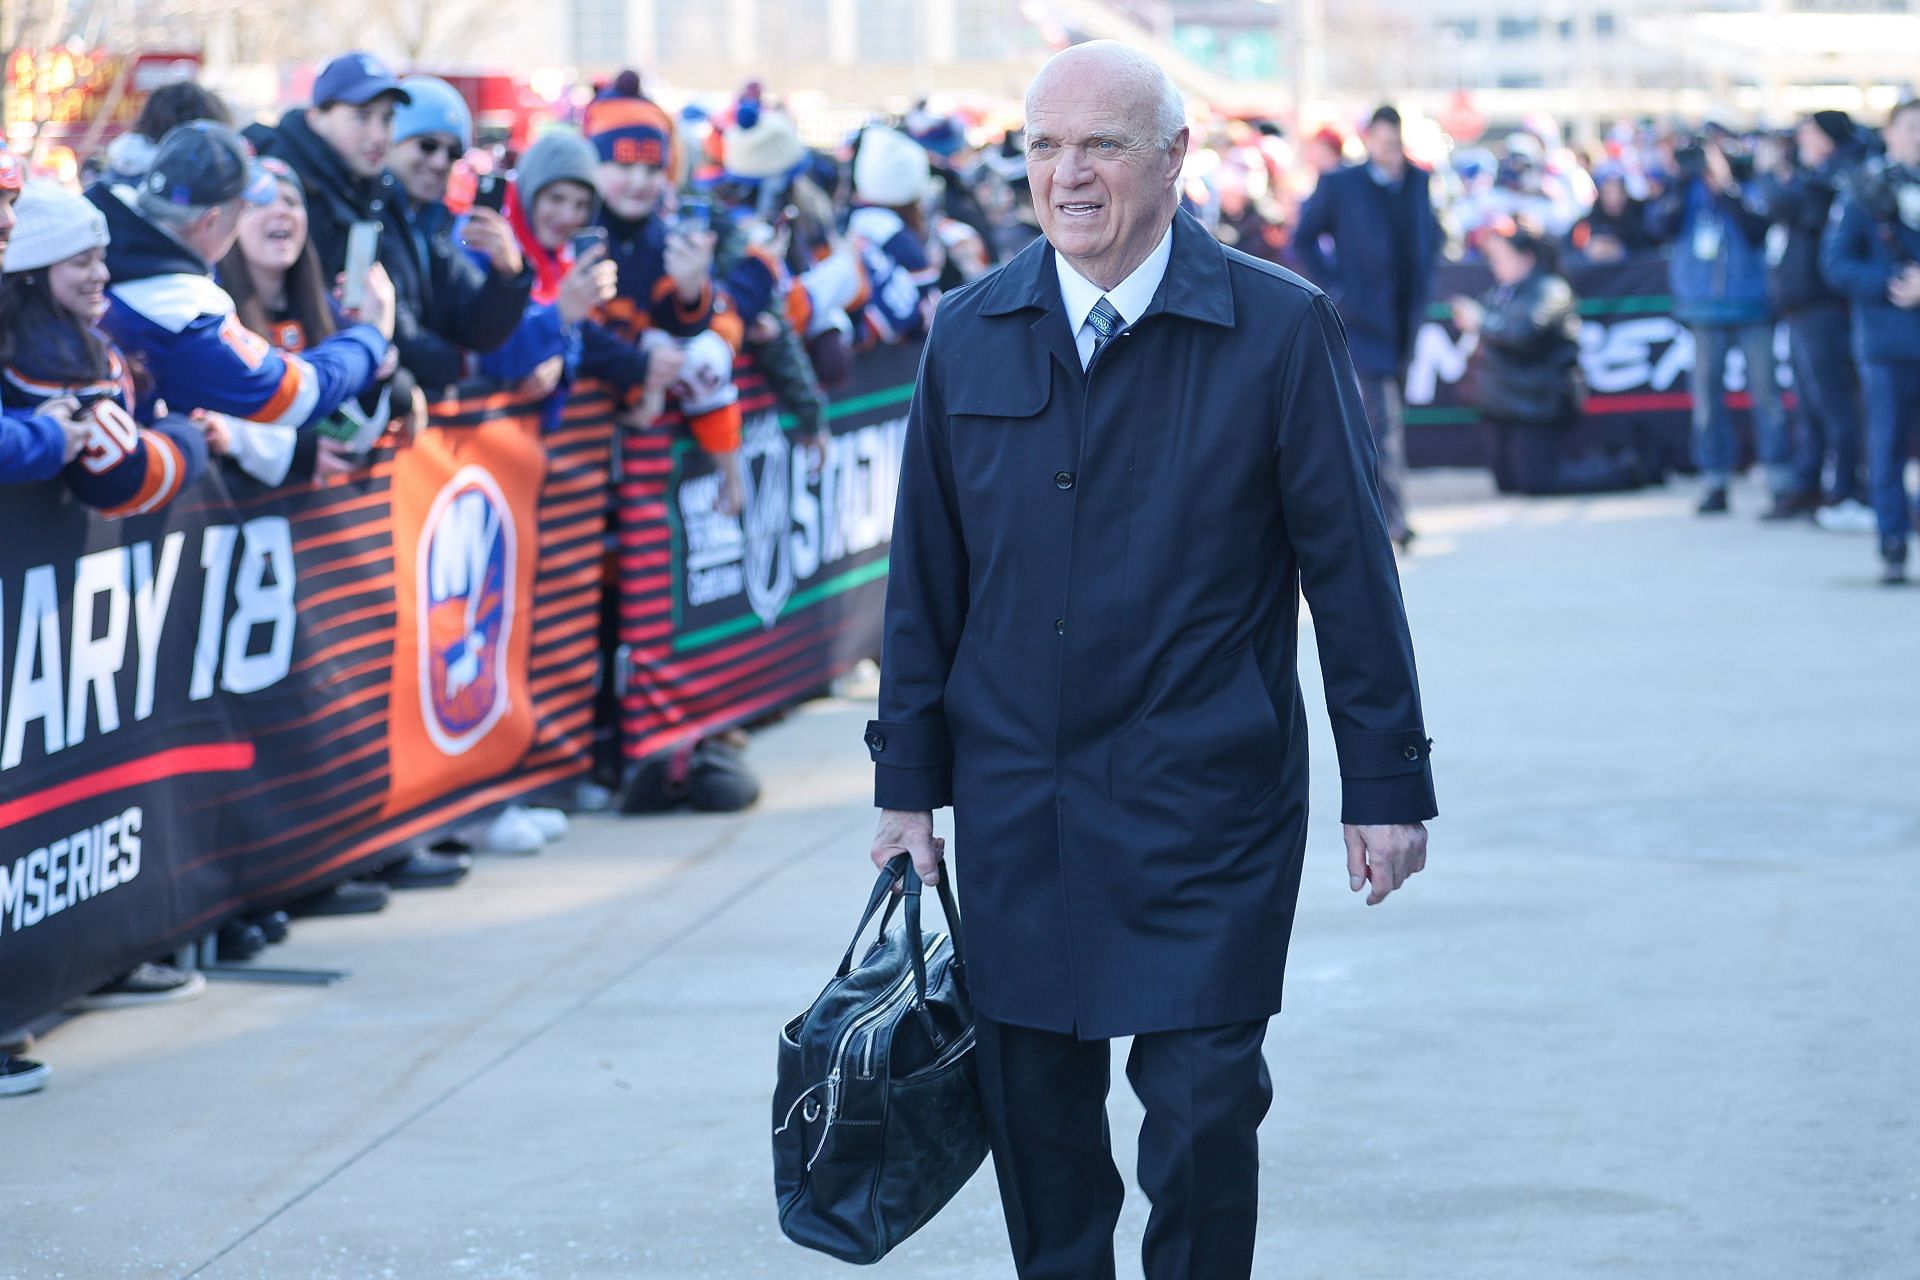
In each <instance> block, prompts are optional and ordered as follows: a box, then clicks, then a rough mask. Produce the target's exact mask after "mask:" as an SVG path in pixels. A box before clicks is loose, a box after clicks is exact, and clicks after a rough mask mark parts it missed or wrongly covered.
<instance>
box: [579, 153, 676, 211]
mask: <svg viewBox="0 0 1920 1280" xmlns="http://www.w3.org/2000/svg"><path fill="white" fill-rule="evenodd" d="M593 181H594V185H595V186H596V187H598V188H599V189H600V199H601V200H602V201H604V202H605V203H606V206H607V209H608V210H609V211H610V212H612V214H613V215H614V216H615V217H616V218H624V219H626V220H627V221H628V222H638V221H640V220H641V219H642V218H646V217H650V216H652V214H653V211H654V210H655V209H657V208H658V207H659V206H660V197H661V195H662V194H663V193H664V192H665V191H666V189H667V171H666V170H665V169H662V168H659V167H657V166H655V165H650V164H616V163H615V162H613V161H611V160H603V161H601V163H600V167H599V168H598V169H596V170H595V171H594V179H593Z"/></svg>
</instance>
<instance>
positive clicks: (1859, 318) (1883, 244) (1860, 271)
mask: <svg viewBox="0 0 1920 1280" xmlns="http://www.w3.org/2000/svg"><path fill="white" fill-rule="evenodd" d="M1839 208H1840V215H1839V216H1838V217H1837V218H1835V219H1834V220H1833V221H1832V222H1830V223H1829V224H1828V226H1827V231H1826V235H1825V237H1824V238H1823V239H1822V240H1821V242H1820V269H1821V271H1822V273H1824V274H1825V276H1826V279H1827V283H1828V284H1831V285H1832V286H1833V287H1834V288H1835V289H1838V290H1839V291H1840V292H1841V293H1843V294H1845V295H1846V297H1847V300H1848V302H1849V303H1850V304H1851V305H1852V309H1853V348H1854V353H1855V355H1856V356H1857V357H1858V359H1860V360H1861V361H1862V362H1864V363H1868V364H1906V363H1912V362H1916V361H1920V308H1913V307H1896V306H1894V305H1893V303H1892V302H1891V301H1890V300H1889V299H1888V298H1887V286H1888V285H1889V284H1890V283H1892V281H1893V277H1894V276H1895V274H1897V271H1898V270H1899V269H1900V268H1902V267H1904V266H1905V265H1907V264H1910V263H1913V262H1920V230H1916V229H1914V228H1913V227H1910V226H1907V225H1906V224H1905V223H1902V222H1897V221H1893V220H1888V219H1881V218H1876V217H1875V216H1874V215H1873V214H1872V213H1870V212H1869V211H1868V209H1867V206H1866V204H1865V203H1864V201H1863V200H1862V199H1860V198H1859V196H1858V195H1856V194H1854V193H1851V192H1850V193H1849V194H1847V195H1845V196H1843V197H1841V200H1840V204H1839ZM1889 242H1891V243H1889ZM1896 251H1897V252H1898V253H1899V255H1900V257H1901V260H1900V261H1898V262H1896V257H1895V254H1896Z"/></svg>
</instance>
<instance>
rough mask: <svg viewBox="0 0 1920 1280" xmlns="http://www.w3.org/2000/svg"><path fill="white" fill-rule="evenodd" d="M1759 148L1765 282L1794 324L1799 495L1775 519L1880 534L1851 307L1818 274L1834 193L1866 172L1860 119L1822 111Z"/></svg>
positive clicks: (1780, 506)
mask: <svg viewBox="0 0 1920 1280" xmlns="http://www.w3.org/2000/svg"><path fill="white" fill-rule="evenodd" d="M1761 143H1762V146H1761V149H1760V151H1759V152H1758V154H1757V159H1758V161H1759V163H1758V164H1757V168H1758V169H1759V171H1760V172H1759V176H1758V177H1757V179H1756V180H1755V182H1754V184H1753V186H1752V188H1751V190H1752V193H1753V205H1754V207H1755V208H1756V209H1758V210H1760V211H1761V212H1763V213H1764V214H1765V215H1766V217H1767V220H1768V222H1769V223H1770V224H1771V226H1770V227H1769V228H1768V230H1767V282H1768V286H1769V289H1770V291H1771V295H1772V298H1773V306H1774V311H1775V313H1776V314H1778V315H1779V316H1780V318H1781V319H1782V320H1784V321H1785V322H1786V325H1787V335H1788V338H1789V340H1790V341H1791V342H1792V344H1793V352H1792V357H1791V359H1792V368H1793V386H1794V391H1795V392H1796V393H1797V395H1798V398H1799V414H1798V416H1799V419H1800V433H1799V440H1798V442H1797V445H1796V448H1795V449H1794V461H1793V469H1794V484H1793V488H1792V489H1791V490H1790V491H1789V492H1788V493H1787V494H1785V495H1783V496H1782V497H1781V499H1780V501H1779V502H1778V503H1777V504H1776V506H1775V508H1774V509H1773V510H1772V511H1770V512H1768V513H1767V515H1768V518H1770V519H1790V518H1792V517H1796V516H1803V515H1809V514H1814V513H1816V512H1817V513H1818V515H1819V518H1820V521H1821V524H1822V527H1824V528H1833V529H1846V528H1852V529H1856V530H1859V531H1861V532H1864V531H1865V530H1866V529H1869V528H1871V527H1873V523H1872V522H1873V513H1872V511H1871V509H1869V508H1868V506H1867V505H1866V503H1865V502H1864V501H1863V499H1864V498H1865V496H1866V486H1865V484H1864V483H1863V482H1862V480H1861V472H1860V451H1861V440H1860V412H1859V407H1858V403H1857V397H1858V392H1857V389H1856V387H1855V378H1854V370H1853V359H1852V357H1851V356H1850V355H1849V354H1848V351H1847V322H1846V321H1847V315H1846V306H1847V304H1846V299H1845V298H1843V297H1841V296H1840V294H1839V293H1838V292H1836V291H1835V290H1834V288H1833V286H1831V285H1829V284H1828V283H1827V281H1826V278H1825V277H1824V276H1822V275H1821V273H1820V238H1821V235H1822V234H1823V233H1824V232H1825V231H1826V227H1827V221H1828V218H1829V216H1830V214H1831V212H1832V209H1833V202H1834V199H1835V195H1836V190H1837V188H1838V186H1839V184H1840V183H1841V182H1842V181H1843V180H1844V179H1845V177H1846V175H1847V173H1848V172H1849V171H1850V170H1851V168H1852V167H1853V166H1854V165H1856V164H1858V163H1859V145H1858V139H1857V138H1856V137H1855V136H1854V128H1853V120H1852V118H1851V117H1850V116H1848V115H1847V113H1846V112H1844V111H1816V112H1814V113H1813V114H1812V115H1811V116H1809V117H1807V118H1806V119H1805V120H1802V121H1801V122H1800V126H1799V128H1798V129H1796V130H1795V131H1794V133H1793V135H1792V138H1791V141H1790V142H1788V141H1783V140H1781V139H1777V138H1773V137H1767V138H1763V139H1762V140H1761ZM1796 161H1797V163H1796ZM1828 454H1831V455H1832V456H1833V463H1834V467H1833V486H1832V488H1831V489H1830V490H1826V491H1825V493H1826V504H1827V505H1826V506H1824V507H1823V506H1822V492H1823V481H1824V479H1825V472H1826V463H1827V456H1828ZM1863 522H1864V523H1863Z"/></svg>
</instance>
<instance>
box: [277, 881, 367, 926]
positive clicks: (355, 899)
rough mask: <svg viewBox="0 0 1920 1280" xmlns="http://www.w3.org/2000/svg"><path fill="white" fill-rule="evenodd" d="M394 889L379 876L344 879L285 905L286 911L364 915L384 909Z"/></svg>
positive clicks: (294, 913) (295, 915)
mask: <svg viewBox="0 0 1920 1280" xmlns="http://www.w3.org/2000/svg"><path fill="white" fill-rule="evenodd" d="M392 897H393V891H392V890H390V889H388V888H387V886H386V885H384V884H381V883H380V882H379V881H378V880H347V881H343V882H342V883H340V884H337V885H335V886H333V887H332V888H331V889H322V890H321V891H320V892H319V893H315V894H309V895H308V896H306V897H304V898H302V899H300V900H299V901H298V902H295V903H293V904H292V905H290V906H289V907H288V908H287V914H288V915H290V916H292V917H294V918H295V919H299V918H301V917H304V916H365V915H372V914H373V913H374V912H376V911H385V910H386V909H387V903H388V902H389V901H390V900H391V899H392Z"/></svg>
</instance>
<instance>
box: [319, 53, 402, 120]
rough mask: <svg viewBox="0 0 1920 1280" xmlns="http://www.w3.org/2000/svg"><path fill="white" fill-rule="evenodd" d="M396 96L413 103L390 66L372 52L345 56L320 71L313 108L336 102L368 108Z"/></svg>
mask: <svg viewBox="0 0 1920 1280" xmlns="http://www.w3.org/2000/svg"><path fill="white" fill-rule="evenodd" d="M379 97H392V98H394V99H396V100H397V101H400V102H403V103H411V102H412V101H413V95H412V94H410V93H408V92H407V88H406V86H405V85H403V84H401V83H400V81H399V80H398V79H397V78H395V76H394V74H393V72H391V71H389V70H387V64H386V63H384V62H382V61H380V59H378V58H376V57H374V56H373V55H372V54H370V53H343V54H341V55H340V56H339V57H337V58H335V59H334V60H333V61H332V62H329V63H328V64H327V65H326V66H324V67H322V68H320V74H319V75H318V76H316V77H314V81H313V105H314V106H316V107H324V106H326V105H327V104H328V103H332V102H345V103H348V104H350V105H352V106H356V107H358V106H364V105H366V104H367V103H369V102H372V101H373V100H374V99H375V98H379Z"/></svg>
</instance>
